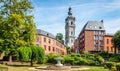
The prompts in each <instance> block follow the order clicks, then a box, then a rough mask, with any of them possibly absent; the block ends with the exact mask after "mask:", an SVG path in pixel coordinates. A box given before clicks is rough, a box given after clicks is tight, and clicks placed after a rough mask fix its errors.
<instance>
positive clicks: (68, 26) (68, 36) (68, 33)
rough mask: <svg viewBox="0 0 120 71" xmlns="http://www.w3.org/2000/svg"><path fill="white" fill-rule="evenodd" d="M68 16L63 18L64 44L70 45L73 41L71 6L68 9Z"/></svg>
mask: <svg viewBox="0 0 120 71" xmlns="http://www.w3.org/2000/svg"><path fill="white" fill-rule="evenodd" d="M68 10H69V11H68V16H67V18H66V19H65V44H66V45H67V46H70V47H71V46H72V45H73V44H74V41H75V17H73V16H72V11H71V10H72V8H71V7H69V9H68Z"/></svg>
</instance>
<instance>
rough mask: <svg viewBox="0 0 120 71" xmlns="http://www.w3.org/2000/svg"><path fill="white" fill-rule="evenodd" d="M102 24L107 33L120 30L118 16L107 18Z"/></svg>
mask: <svg viewBox="0 0 120 71" xmlns="http://www.w3.org/2000/svg"><path fill="white" fill-rule="evenodd" d="M104 25H105V29H106V32H107V33H115V32H116V31H118V30H120V18H116V19H110V20H107V21H105V23H104Z"/></svg>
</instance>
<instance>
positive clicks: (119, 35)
mask: <svg viewBox="0 0 120 71" xmlns="http://www.w3.org/2000/svg"><path fill="white" fill-rule="evenodd" d="M112 43H113V44H114V47H115V53H116V48H118V49H120V30H119V31H117V32H116V33H115V35H114V36H113V38H112Z"/></svg>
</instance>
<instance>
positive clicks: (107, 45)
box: [104, 35, 118, 53]
mask: <svg viewBox="0 0 120 71" xmlns="http://www.w3.org/2000/svg"><path fill="white" fill-rule="evenodd" d="M112 37H113V36H110V35H105V37H104V38H105V39H104V51H108V53H114V46H113V44H112V42H111V40H112ZM117 52H118V51H117Z"/></svg>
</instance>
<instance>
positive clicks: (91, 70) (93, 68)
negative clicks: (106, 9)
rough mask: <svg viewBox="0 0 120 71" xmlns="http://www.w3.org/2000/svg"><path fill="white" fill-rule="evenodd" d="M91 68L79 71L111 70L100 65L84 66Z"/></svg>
mask: <svg viewBox="0 0 120 71" xmlns="http://www.w3.org/2000/svg"><path fill="white" fill-rule="evenodd" d="M84 67H87V68H90V69H88V70H78V71H110V70H109V69H105V68H104V67H99V66H84Z"/></svg>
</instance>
